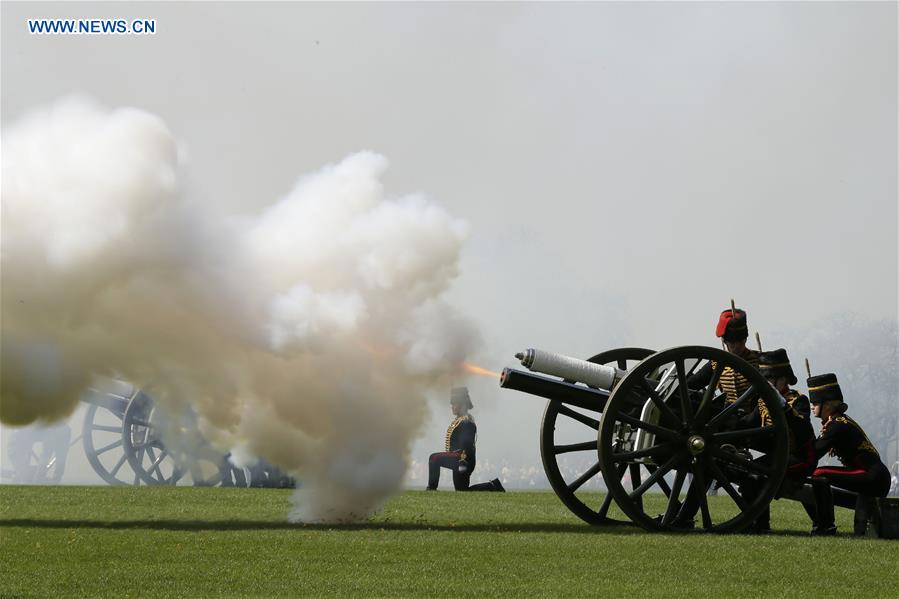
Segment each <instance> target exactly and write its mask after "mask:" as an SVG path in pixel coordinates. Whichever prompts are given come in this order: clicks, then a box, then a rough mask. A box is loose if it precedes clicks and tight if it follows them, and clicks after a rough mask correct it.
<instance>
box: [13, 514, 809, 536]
mask: <svg viewBox="0 0 899 599" xmlns="http://www.w3.org/2000/svg"><path fill="white" fill-rule="evenodd" d="M0 527H9V528H56V529H79V528H97V529H104V530H170V531H180V532H200V531H210V530H215V531H243V530H297V531H329V532H342V531H347V532H358V531H382V532H405V531H431V532H494V533H515V534H520V533H555V534H586V535H596V534H600V535H602V534H612V535H633V534H645V533H646V531H644V530H643V529H641V528H640V527H638V526H636V525H634V524H631V523H624V522H616V523H613V524H608V525H603V526H589V525H587V524H578V523H570V524H567V523H560V524H548V523H535V522H522V523H517V524H512V523H501V524H487V523H484V524H446V523H443V524H437V523H428V522H366V523H362V524H295V523H292V522H273V521H270V520H265V521H262V520H260V521H255V520H112V521H104V520H39V519H34V518H10V519H6V520H0ZM669 534H670V535H671V536H678V537H684V536H690V537H697V536H703V533H702V532H701V531H696V532H691V533H669ZM735 536H741V537H748V536H758V535H750V534H738V535H735ZM808 536H809V535H808V533H807V532H802V531H798V530H778V531H774V532H772V533H769V534H767V535H764V537H766V538H778V537H784V538H788V537H808Z"/></svg>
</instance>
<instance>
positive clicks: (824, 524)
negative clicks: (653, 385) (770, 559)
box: [687, 306, 890, 536]
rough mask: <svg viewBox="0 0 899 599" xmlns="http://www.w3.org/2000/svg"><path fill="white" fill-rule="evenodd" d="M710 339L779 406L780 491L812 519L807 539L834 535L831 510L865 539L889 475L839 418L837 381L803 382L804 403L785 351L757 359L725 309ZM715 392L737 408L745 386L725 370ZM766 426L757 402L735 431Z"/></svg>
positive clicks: (733, 314)
mask: <svg viewBox="0 0 899 599" xmlns="http://www.w3.org/2000/svg"><path fill="white" fill-rule="evenodd" d="M715 333H716V335H717V336H718V337H719V338H721V340H722V342H723V344H724V347H725V350H726V351H727V352H729V353H731V354H734V355H736V356H738V357H740V358H742V359H743V360H745V361H746V362H748V363H749V364H751V365H752V366H754V367H755V368H757V369H758V370H759V372H760V373H761V374H762V375H763V376H764V377H765V378H766V379H767V380H768V382H769V383H770V384H771V385H772V386H773V387H774V388H775V389H776V390H777V391H778V393H779V394H780V396H781V397H782V398H783V409H784V414H785V416H786V421H787V425H788V430H789V458H788V463H787V473H786V480H785V482H784V489H785V490H786V489H792V490H795V491H796V493H795V495H796V496H797V498H799V499H800V500H801V501H802V504H803V506H804V507H805V510H806V512H807V513H808V515H809V517H810V518H811V519H812V523H813V527H812V531H811V534H812V535H821V536H830V535H835V534H836V525H835V524H834V503H835V502H836V503H837V504H838V505H841V506H844V507H849V508H854V509H855V521H854V529H855V530H854V532H855V534H864V533H865V530H866V527H867V522H868V519H869V516H870V514H871V513H872V510H873V498H875V497H886V495H887V493H888V492H889V489H890V474H889V471H888V469H887V467H886V465H885V464H884V463H883V461H882V460H881V459H880V455H879V454H878V452H877V449H876V448H875V447H874V445H873V444H872V443H871V441H870V440H869V439H868V437H867V435H865V432H864V430H862V427H861V426H859V424H858V423H857V422H855V421H854V420H853V419H852V418H850V417H849V416H847V415H846V411H847V409H848V406H847V404H846V402H845V401H843V392H842V390H841V389H840V384H839V381H838V380H837V376H836V374H833V373H827V374H820V375H815V376H809V377H808V379H807V381H806V382H807V384H808V393H809V396H808V397H806V396H805V395H802V394H801V393H799V392H798V391H796V390H794V389H792V388H791V386H792V385H795V384H796V383H797V379H796V375H795V374H794V373H793V368H792V366H791V364H790V360H789V357H788V356H787V351H786V350H785V349H777V350H774V351H768V352H763V351H755V350H752V349H750V348H748V347H747V346H746V340H747V339H748V337H749V328H748V325H747V318H746V312H745V311H744V310H740V309H737V308H735V307H733V306H732V307H731V308H730V309H727V310H724V311H723V312H721V315H720V317H719V320H718V326H717V328H716V331H715ZM760 349H761V348H760ZM714 367H715V366H714V364H713V363H711V362H710V363H707V364H706V365H705V366H704V367H703V368H702V369H701V370H700V371H698V372H697V373H696V374H694V375H693V376H691V377H690V378H689V379H688V381H687V384H688V386H689V387H691V388H694V389H695V388H701V387H704V386H706V385H708V384H709V382H710V380H711V378H712V370H713V368H714ZM809 374H811V373H809ZM718 385H719V388H720V389H721V390H722V391H723V392H724V394H725V396H726V398H725V401H726V402H728V403H733V402H735V401H737V398H738V397H739V396H740V395H741V394H742V393H743V392H744V391H746V390H747V389H748V388H749V386H750V384H749V382H748V381H747V380H746V379H745V378H744V377H743V376H742V375H741V374H739V373H737V372H735V371H733V370H732V369H731V368H729V367H727V368H725V369H724V371H723V372H722V374H721V378H720V381H719V383H718ZM812 415H814V416H815V417H816V418H818V419H819V420H820V421H821V432H820V434H819V435H818V436H817V437H816V436H815V433H814V430H813V428H812V423H811V416H812ZM770 424H772V421H771V416H770V414H769V413H768V410H767V408H766V406H765V404H764V403H762V402H761V401H759V402H758V405H757V406H754V408H753V410H752V411H751V412H749V413H748V414H745V415H744V416H743V417H742V419H741V422H740V424H739V425H738V426H740V427H747V428H748V427H763V426H768V425H770ZM827 454H829V455H831V456H834V457H836V458H837V459H838V460H839V461H840V463H841V464H842V465H841V466H822V467H818V461H819V460H820V459H822V458H823V457H824V456H825V455H827ZM807 483H809V484H810V486H811V491H812V492H811V494H809V493H804V492H803V491H804V490H806V489H807V488H808V487H806V484H807ZM740 490H741V493H743V494H747V495H751V494H752V493H753V492H754V491H755V489H753V485H752V484H751V482H750V483H747V484H745V485H743V486H741V489H740ZM753 529H754V531H755V532H759V533H765V532H770V530H771V526H770V513H769V511H768V509H767V508H766V510H765V511H764V512H763V513H762V515H761V516H759V518H758V519H757V520H756V522H755V524H754V527H753Z"/></svg>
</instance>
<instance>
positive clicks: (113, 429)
mask: <svg viewBox="0 0 899 599" xmlns="http://www.w3.org/2000/svg"><path fill="white" fill-rule="evenodd" d="M91 430H95V431H106V432H107V433H121V432H122V427H121V426H112V425H111V424H93V425H91Z"/></svg>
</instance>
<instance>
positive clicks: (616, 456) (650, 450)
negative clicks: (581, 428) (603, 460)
mask: <svg viewBox="0 0 899 599" xmlns="http://www.w3.org/2000/svg"><path fill="white" fill-rule="evenodd" d="M593 445H594V446H595V445H596V443H594V444H593ZM668 447H670V445H669V444H667V443H663V444H661V445H653V446H652V447H647V448H646V449H638V450H636V451H625V452H624V453H613V454H612V461H614V462H623V461H625V460H636V459H637V458H645V457H647V456H651V455H653V454H654V453H658V452H659V450H661V449H667V448H668Z"/></svg>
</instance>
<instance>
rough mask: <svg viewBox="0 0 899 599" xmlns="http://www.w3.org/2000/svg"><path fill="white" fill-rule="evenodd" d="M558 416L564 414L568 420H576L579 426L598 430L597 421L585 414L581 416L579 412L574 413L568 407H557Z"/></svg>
mask: <svg viewBox="0 0 899 599" xmlns="http://www.w3.org/2000/svg"><path fill="white" fill-rule="evenodd" d="M559 414H565V415H566V416H568V417H569V418H571V419H573V420H577V421H578V422H580V423H581V424H585V425H587V426H589V427H590V428H592V429H593V430H595V431H596V430H599V420H594V419H593V418H590V417H589V416H587V415H585V414H581V413H580V412H576V411H575V410H572V409H571V408H569V407H568V406H564V405H563V406H559Z"/></svg>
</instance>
